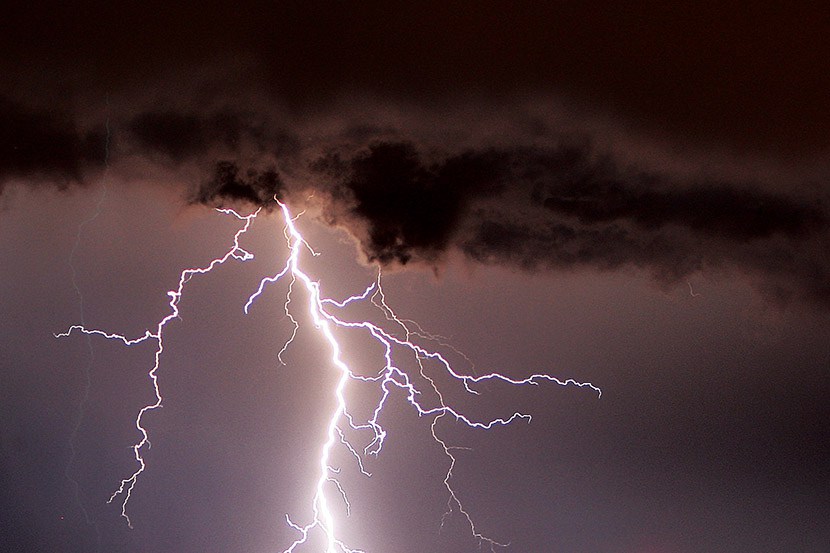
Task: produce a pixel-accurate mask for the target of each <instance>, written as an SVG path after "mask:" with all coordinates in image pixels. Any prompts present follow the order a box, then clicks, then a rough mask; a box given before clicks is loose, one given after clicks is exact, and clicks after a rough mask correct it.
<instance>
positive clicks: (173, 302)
mask: <svg viewBox="0 0 830 553" xmlns="http://www.w3.org/2000/svg"><path fill="white" fill-rule="evenodd" d="M217 211H220V212H222V213H225V214H229V215H233V216H234V217H236V218H237V219H240V220H242V221H245V224H244V226H243V227H242V228H241V229H239V230H238V231H237V232H236V234H235V235H234V239H233V246H232V247H231V248H230V249H229V250H228V251H227V252H226V253H225V255H224V256H222V257H218V258H216V259H214V260H213V261H211V262H210V263H209V264H208V265H207V266H206V267H201V268H193V269H185V270H183V271H182V272H181V273H180V275H179V283H178V286H177V287H176V288H175V289H174V290H170V291H168V292H167V296H168V297H169V298H170V300H169V302H168V305H169V306H170V313H169V314H168V315H167V316H165V317H164V318H163V319H161V320H160V321H159V322H158V323H157V324H156V331H155V332H150V331H149V330H147V331H145V333H144V335H143V336H140V337H138V338H127V337H126V336H124V335H123V334H117V333H110V332H106V331H103V330H98V329H88V328H86V326H84V325H73V326H71V327H69V329H68V330H67V331H66V332H62V333H60V334H55V337H56V338H65V337H67V336H69V335H70V334H72V333H73V332H76V331H77V332H81V333H83V334H85V335H87V336H93V335H95V336H103V337H104V338H107V339H108V340H118V341H120V342H123V343H124V344H125V345H127V346H134V345H136V344H140V343H142V342H145V341H147V340H155V341H156V352H155V356H154V359H155V362H154V363H153V367H152V368H151V369H150V371H149V372H148V373H147V375H148V376H149V377H150V380H151V381H152V383H153V392H154V394H155V398H156V400H155V402H153V403H150V404H148V405H145V406H144V407H142V408H141V409H140V410H139V411H138V415H137V416H136V419H135V426H136V428H137V429H138V431H139V433H140V434H141V439H140V440H139V441H138V442H136V443H135V444H133V446H132V449H133V455H134V456H135V460H136V462H137V463H138V468H137V469H136V470H135V472H133V474H132V475H131V476H130V477H128V478H125V479H124V480H122V481H121V484H120V486H119V487H118V489H117V490H115V492H113V494H112V495H111V496H110V498H109V500H108V501H107V503H111V502H112V501H114V500H115V498H116V497H118V496H119V495H121V494H123V496H124V501H123V502H122V503H121V516H123V517H124V518H125V519H126V521H127V524H128V525H129V526H130V528H132V522H131V521H130V517H129V515H127V503H128V502H129V500H130V496H131V495H132V491H133V487H134V486H135V484H136V481H137V480H138V477H139V475H140V474H141V473H142V472H144V469H145V468H146V465H145V462H144V458H143V457H142V456H141V449H142V448H143V447H144V446H145V445H149V444H150V436H149V434H148V433H147V429H145V428H144V426H143V425H142V418H143V417H144V414H145V413H147V412H149V411H153V410H154V409H157V408H159V407H161V402H162V397H161V390H160V388H159V383H158V375H157V374H156V373H157V372H158V369H159V364H160V362H161V354H162V353H163V352H164V329H165V327H166V326H167V323H169V322H170V321H172V320H173V319H175V318H177V317H178V316H179V300H181V297H182V291H183V290H184V285H185V284H187V283H188V281H190V279H191V278H192V277H193V276H194V275H197V274H205V273H209V272H210V271H212V270H213V268H214V267H216V266H217V265H221V264H223V263H225V262H226V261H228V260H229V259H231V258H234V259H237V260H239V261H248V260H249V259H252V258H253V254H251V253H250V252H248V251H246V250H244V249H242V248H241V247H240V245H239V239H240V237H241V236H242V235H243V234H244V233H245V232H247V231H248V229H249V228H250V226H251V223H252V221H253V220H254V219H255V218H256V216H257V214H258V213H259V210H257V211H256V212H255V213H253V214H251V215H248V216H245V217H243V216H241V215H239V214H238V213H236V212H235V211H233V210H230V209H220V210H217Z"/></svg>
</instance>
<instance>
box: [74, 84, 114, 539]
mask: <svg viewBox="0 0 830 553" xmlns="http://www.w3.org/2000/svg"><path fill="white" fill-rule="evenodd" d="M106 104H107V108H109V95H107V97H106ZM104 128H105V129H106V136H105V138H104V173H103V177H102V181H103V182H102V186H101V194H100V196H98V200H97V202H96V203H95V209H94V211H93V212H92V214H91V215H90V216H89V217H87V218H86V219H84V220H83V221H81V222H80V224H78V230H77V232H76V233H75V242H74V243H73V244H72V249H71V250H70V252H69V258H68V265H69V272H70V282H71V283H72V288H73V289H74V290H75V295H76V296H77V297H78V311H79V314H80V322H81V325H85V324H86V316H85V311H86V306H85V302H84V295H83V293H82V292H81V287H80V285H79V284H78V271H77V269H76V268H75V257H76V255H77V253H78V249H79V248H80V247H81V238H82V236H83V233H84V229H85V228H86V226H87V225H90V224H92V223H93V222H94V221H95V220H96V219H97V218H98V217H99V216H100V215H101V206H102V205H103V204H104V200H105V199H106V196H107V173H108V171H109V166H110V141H111V139H112V130H111V129H110V119H109V117H107V118H106V121H105V123H104ZM86 349H87V361H86V364H85V365H84V366H83V376H84V382H83V389H82V391H81V397H80V399H79V400H78V406H77V410H76V412H75V418H74V422H73V424H72V431H71V432H70V433H69V458H68V459H67V461H66V467H65V468H64V471H63V472H64V476H66V479H67V480H68V481H69V482H70V483H71V484H72V489H73V491H74V494H75V502H76V503H77V504H78V507H79V508H80V509H81V513H82V514H83V516H84V521H85V522H86V523H87V525H89V526H92V528H93V530H94V532H95V539H96V551H100V549H101V533H100V531H99V529H98V524H97V522H95V520H94V519H93V518H92V517H91V516H90V514H89V511H87V509H86V507H85V506H84V502H83V499H82V498H81V487H80V484H79V483H78V481H77V480H76V479H75V478H74V477H73V476H72V465H73V464H74V463H75V456H76V455H77V452H76V450H75V441H76V440H77V438H78V432H80V430H81V423H83V420H84V415H85V412H86V404H87V401H88V400H89V393H90V390H91V388H92V379H91V377H90V371H91V370H92V364H93V362H94V361H95V350H94V349H93V347H92V340H91V339H90V337H89V336H86Z"/></svg>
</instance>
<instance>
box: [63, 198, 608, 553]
mask: <svg viewBox="0 0 830 553" xmlns="http://www.w3.org/2000/svg"><path fill="white" fill-rule="evenodd" d="M277 204H278V206H279V209H280V211H281V214H282V216H283V220H284V225H285V226H284V227H283V236H284V239H285V241H286V243H287V246H288V251H289V254H288V256H287V258H286V259H285V262H284V264H282V268H281V269H280V270H279V271H277V272H276V273H275V274H274V275H272V276H267V277H264V278H263V279H262V280H261V281H260V284H259V287H258V288H257V290H256V291H254V293H253V294H251V295H250V297H249V298H248V301H247V302H246V303H245V305H244V307H243V309H244V311H245V313H246V314H247V313H248V312H249V311H250V310H251V309H252V308H253V306H254V304H255V302H256V300H257V298H259V297H260V296H261V295H262V294H263V293H265V291H266V289H267V288H268V286H269V285H271V284H273V283H275V282H277V281H280V280H283V279H288V280H289V283H288V292H287V293H286V296H285V302H284V310H285V314H286V317H287V318H288V319H289V320H290V321H291V323H292V325H293V329H292V331H291V335H290V337H289V338H288V339H287V340H286V342H285V344H284V346H283V347H282V349H281V350H280V352H279V354H278V358H279V361H280V362H281V363H283V364H285V361H284V359H283V355H284V354H285V352H286V351H287V350H288V348H290V346H291V344H292V342H293V341H294V339H295V337H296V336H297V333H298V332H299V331H300V326H301V325H300V323H299V319H298V317H297V316H295V315H298V313H297V312H295V311H294V304H295V302H296V301H298V300H293V299H292V293H293V292H294V289H295V286H300V287H302V289H303V291H304V292H305V295H306V296H307V297H308V303H307V306H306V309H307V312H308V315H309V317H310V319H311V320H312V321H313V324H314V328H315V329H316V331H317V332H319V334H320V336H321V337H322V339H323V340H324V341H325V343H326V345H327V347H328V349H329V350H330V352H331V357H330V359H331V365H332V367H333V368H334V369H335V370H336V374H337V384H336V386H335V387H334V389H333V391H332V397H333V399H334V408H333V410H332V412H331V414H330V416H329V418H328V422H327V427H326V433H325V441H324V443H323V444H322V445H321V449H320V455H319V458H318V463H317V470H318V471H319V472H318V475H317V479H316V485H315V488H314V491H313V498H312V502H311V513H310V518H309V520H308V522H306V523H305V524H298V523H296V522H294V521H293V520H292V519H291V518H290V516H288V515H286V522H287V524H288V525H289V526H290V527H291V528H293V529H294V530H296V532H297V538H296V539H295V540H294V542H293V543H291V544H290V546H289V547H288V548H286V549H284V550H283V553H294V552H295V551H298V549H299V548H301V546H303V545H304V544H307V543H308V542H309V540H310V538H311V536H312V533H315V532H316V533H317V535H321V536H322V537H323V539H324V542H325V544H326V546H325V547H326V549H325V551H326V553H361V550H359V549H353V548H351V547H350V546H348V545H346V543H344V541H343V540H342V539H341V538H340V537H339V535H340V534H339V533H338V531H337V525H336V521H335V516H334V514H333V512H332V507H331V500H330V497H329V496H330V495H332V494H334V493H335V492H336V496H339V497H340V498H341V499H342V500H343V502H344V505H345V510H346V514H347V515H348V514H349V512H350V509H351V505H350V504H349V501H348V498H347V494H346V489H345V487H344V486H343V485H342V483H341V482H340V481H339V480H338V474H339V473H340V469H339V468H336V467H335V466H333V465H332V455H333V453H334V451H335V449H336V448H338V447H341V446H342V447H343V448H345V451H347V452H348V453H349V454H350V455H351V457H352V458H354V459H355V462H356V465H357V468H358V470H359V471H360V472H361V473H362V474H364V475H367V476H368V475H369V472H368V471H367V470H366V468H365V467H366V465H365V460H366V458H367V456H368V457H372V456H377V455H378V454H379V453H380V452H381V450H382V449H383V445H384V442H385V440H386V436H387V432H386V430H385V429H384V427H383V426H382V424H381V422H380V418H381V413H382V412H383V410H384V407H385V406H386V404H387V400H388V398H389V396H390V393H391V392H392V390H393V389H396V388H397V389H400V390H402V391H403V392H404V395H405V397H406V400H407V402H408V403H409V404H410V405H411V406H412V407H413V408H414V409H415V410H416V411H417V413H418V415H419V416H421V417H431V418H432V421H431V424H430V431H431V434H432V438H433V439H434V441H435V443H436V444H438V445H439V446H440V448H441V449H442V450H443V453H444V455H445V456H446V458H447V461H448V468H447V472H446V474H445V477H444V480H443V484H444V487H445V488H446V490H447V509H446V512H445V513H444V515H443V517H442V518H441V526H442V527H443V525H444V524H445V522H446V521H447V519H448V518H449V517H451V516H452V515H453V514H454V513H459V514H460V515H461V516H462V517H463V520H464V521H465V522H466V524H467V525H468V527H469V530H470V532H471V533H472V535H473V536H474V537H475V538H476V539H477V540H478V541H479V544H480V545H487V546H489V548H490V549H491V550H493V549H495V547H496V546H506V545H507V544H506V543H503V542H499V541H496V540H495V539H492V538H490V537H488V536H486V535H485V534H483V533H482V532H480V531H479V529H478V528H477V527H476V525H475V523H474V521H473V517H472V516H471V515H470V514H469V512H468V511H467V510H466V509H465V507H464V505H463V504H462V501H461V499H460V498H459V495H458V493H457V491H456V490H455V489H454V488H453V485H452V478H453V469H454V468H455V466H456V462H457V459H456V456H455V455H454V452H455V451H457V450H459V449H464V448H459V447H455V446H452V445H449V444H448V443H447V442H446V441H445V439H442V438H441V437H440V436H439V433H438V430H437V425H438V423H439V421H440V420H441V419H443V418H445V417H449V418H453V419H455V420H456V421H458V422H460V423H463V424H464V425H466V426H468V427H470V428H475V429H485V430H486V429H490V428H493V427H495V426H497V425H507V424H510V423H512V422H515V421H518V420H524V421H527V422H530V420H531V416H530V415H529V414H525V413H521V412H518V411H516V412H513V413H512V414H509V415H506V416H502V417H498V418H493V419H490V420H476V419H474V418H470V417H468V416H466V415H465V414H464V413H462V412H461V411H459V410H457V409H456V408H454V407H453V406H452V405H450V404H449V403H448V402H447V401H445V397H446V396H445V394H444V393H442V391H441V387H440V386H439V382H438V379H437V377H436V376H435V375H431V374H430V372H429V371H428V370H427V364H429V365H430V367H432V366H435V367H438V368H440V370H441V372H442V373H443V374H444V375H445V377H449V378H451V379H454V380H455V381H456V382H457V383H459V384H460V385H461V386H463V388H464V390H465V391H466V392H467V393H470V394H474V395H478V394H479V391H477V389H476V387H477V385H479V384H481V383H484V382H497V383H502V384H505V385H514V386H521V385H538V384H539V383H541V382H550V383H554V384H558V385H561V386H566V385H574V386H580V387H588V388H591V389H592V390H594V391H595V392H597V394H601V391H600V389H599V388H597V387H596V386H594V385H593V384H591V383H589V382H577V381H575V380H573V379H566V380H561V379H559V378H556V377H554V376H551V375H548V374H545V373H538V374H533V375H530V376H528V377H526V378H521V379H516V378H512V377H509V376H506V375H504V374H500V373H496V372H492V373H487V374H481V375H476V374H473V375H469V374H463V373H462V372H459V371H458V370H456V369H455V368H454V367H453V365H452V364H451V363H450V361H449V360H448V359H447V357H445V355H443V354H442V353H441V352H440V351H435V350H432V349H429V348H427V347H424V346H423V345H421V344H420V343H419V342H432V343H437V344H438V345H440V346H442V347H448V348H450V349H452V348H451V346H448V344H447V343H446V340H445V339H444V338H442V337H440V336H435V335H432V334H429V333H427V332H426V331H424V330H423V329H422V328H421V327H420V326H419V325H418V324H417V323H415V322H414V321H411V320H408V319H404V318H401V317H399V316H398V315H397V313H396V312H395V311H394V310H393V309H392V308H391V307H390V306H389V304H388V303H387V300H386V297H385V295H384V292H383V288H382V285H381V273H380V271H378V276H377V279H376V280H375V281H374V282H372V283H371V284H370V285H369V286H367V287H366V288H365V289H364V290H363V291H362V292H361V293H359V294H356V295H353V296H351V297H349V298H347V299H345V300H341V301H337V300H335V299H331V298H327V297H325V296H323V294H322V292H321V289H320V283H319V282H318V281H315V280H313V279H312V278H311V277H310V276H309V275H308V273H306V272H305V271H304V270H303V269H302V267H301V256H302V253H303V251H308V252H309V253H310V254H311V255H314V256H316V255H318V254H317V253H316V252H315V251H314V250H313V249H312V247H311V246H310V245H309V244H308V243H307V242H306V241H305V239H304V238H303V236H302V235H301V233H300V232H299V230H298V229H297V226H296V224H295V221H296V219H297V218H298V217H299V216H300V215H302V213H301V214H300V215H298V216H296V217H295V216H292V214H291V213H290V211H289V209H288V206H287V205H285V204H284V203H282V202H280V201H278V200H277ZM218 211H221V212H222V213H224V214H227V215H231V216H234V217H236V218H237V219H239V220H240V221H244V225H243V226H242V228H241V229H239V230H238V231H237V232H236V234H235V235H234V240H233V245H232V247H231V248H230V249H229V250H228V251H227V252H226V253H225V254H224V256H222V257H219V258H216V259H214V260H213V261H211V262H210V263H209V264H208V265H207V266H205V267H203V268H191V269H185V270H184V271H182V272H181V274H180V277H179V281H178V285H177V287H176V288H175V289H173V290H171V291H169V292H168V296H169V298H170V300H169V306H170V311H169V313H168V314H167V315H166V316H165V317H164V318H163V319H161V320H160V321H159V322H158V324H157V325H156V327H155V330H154V331H150V330H147V331H146V332H145V334H144V335H143V336H139V337H137V338H128V337H126V336H124V335H121V334H115V333H110V332H106V331H103V330H98V329H88V328H86V327H85V326H83V325H74V326H72V327H70V328H69V329H68V330H67V331H66V332H63V333H61V334H56V335H55V336H56V337H66V336H69V335H70V334H72V333H73V332H80V333H83V334H86V335H97V336H102V337H104V338H107V339H111V340H118V341H121V342H123V343H124V344H125V345H128V346H131V345H135V344H138V343H142V342H145V341H155V342H156V351H155V357H154V364H153V366H152V368H151V369H150V371H149V373H148V376H149V377H150V379H151V380H152V384H153V389H154V392H155V402H154V403H151V404H149V405H146V406H144V407H143V408H142V409H141V410H140V411H139V412H138V415H137V417H136V420H135V425H136V428H137V429H138V431H139V433H140V436H141V438H140V440H139V441H138V442H137V443H136V444H134V445H133V453H134V456H135V460H136V462H137V464H138V468H137V469H136V470H135V472H134V473H133V474H132V475H131V476H129V477H128V478H125V479H124V480H122V481H121V484H120V486H119V487H118V489H117V490H116V491H115V492H114V493H113V494H112V496H111V498H110V502H111V501H113V500H115V498H116V497H119V496H123V501H122V503H121V514H122V516H123V517H124V518H125V519H126V520H127V523H128V524H130V525H131V521H130V519H129V516H128V515H127V503H128V502H129V499H130V496H131V494H132V491H133V489H134V487H135V485H136V482H137V479H138V477H139V476H140V475H141V473H142V472H144V470H145V468H146V465H145V461H144V459H143V457H142V455H141V453H142V449H143V448H144V446H145V445H146V446H149V443H150V442H149V435H148V432H147V430H146V428H145V427H144V426H143V425H142V418H143V416H144V415H145V414H146V413H147V412H149V411H152V410H154V409H157V408H158V407H160V406H161V403H162V396H161V392H160V389H159V384H158V377H157V371H158V370H159V366H160V361H161V356H162V353H163V351H164V341H163V336H164V330H165V328H166V326H167V324H168V323H169V322H171V321H172V320H173V319H175V318H177V317H178V315H179V307H178V305H179V301H180V299H181V296H182V293H183V290H184V287H185V285H186V284H187V283H188V281H189V280H190V279H191V278H192V277H193V276H195V275H200V274H205V273H208V272H210V271H211V270H213V269H214V268H215V267H216V266H218V265H221V264H223V263H225V262H226V261H228V260H230V259H231V258H233V259H236V260H239V261H247V260H249V259H251V258H252V257H253V255H252V254H251V253H250V252H248V251H246V250H244V249H243V248H242V247H241V246H240V244H239V242H240V239H241V237H242V235H243V234H244V233H246V232H247V231H248V229H249V228H250V226H251V224H252V223H253V221H254V219H255V218H256V217H257V215H258V214H259V212H260V211H259V210H257V211H256V212H255V213H253V214H251V215H248V216H242V215H239V214H238V213H237V212H235V211H233V210H230V209H221V210H218ZM365 302H369V303H370V304H371V305H372V306H373V308H375V309H377V310H379V311H380V312H381V313H382V315H383V317H384V319H385V321H386V323H387V324H386V325H379V324H375V323H374V322H372V321H370V320H365V319H359V320H348V319H347V318H346V317H345V316H344V315H343V314H342V313H344V312H345V310H346V308H348V307H349V306H350V305H353V304H358V303H365ZM386 326H389V327H391V328H393V329H394V330H390V329H388V328H386ZM345 330H354V331H361V332H364V333H366V335H367V336H369V337H371V338H372V339H374V340H375V341H376V342H377V344H378V345H379V346H380V347H381V349H382V351H383V365H382V367H381V368H380V370H379V371H377V372H376V373H374V374H370V375H366V374H363V373H361V372H359V371H357V370H354V369H353V368H352V367H350V366H349V365H348V364H347V363H346V361H345V360H344V358H343V354H342V348H341V345H340V343H339V342H338V338H337V336H336V333H337V332H340V331H345ZM453 351H454V352H455V353H458V354H459V355H461V356H462V357H463V358H465V359H466V357H464V356H463V354H460V352H457V351H455V350H454V349H453ZM404 354H405V355H408V356H410V358H411V359H414V360H415V361H416V363H417V367H418V370H417V371H407V370H405V369H404V368H403V367H402V366H401V364H400V363H398V362H397V361H396V359H398V357H400V356H401V355H404ZM471 372H472V371H471ZM350 384H354V385H358V384H363V385H371V386H376V387H377V390H378V392H379V395H380V397H379V399H378V400H377V403H375V404H374V406H373V407H371V408H370V409H369V410H368V411H367V412H368V413H371V414H370V415H369V416H368V417H366V418H365V419H359V418H358V416H357V415H354V414H353V413H352V412H351V411H350V409H349V401H348V399H347V388H348V386H349V385H350ZM424 386H427V387H428V389H425V388H424ZM424 392H430V393H428V394H427V393H424ZM427 395H429V396H430V397H431V398H432V399H426V396H427ZM362 435H367V436H368V439H366V440H364V442H365V445H364V446H363V447H358V446H356V445H354V444H353V441H354V440H355V439H356V437H357V436H362Z"/></svg>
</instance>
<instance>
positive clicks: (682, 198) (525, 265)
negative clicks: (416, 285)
mask: <svg viewBox="0 0 830 553" xmlns="http://www.w3.org/2000/svg"><path fill="white" fill-rule="evenodd" d="M308 166H309V168H310V175H311V177H310V179H311V180H312V181H313V182H314V186H313V188H314V189H315V190H316V191H318V192H322V193H323V194H322V196H323V197H324V198H325V199H324V200H321V201H323V203H324V206H323V208H324V218H325V219H326V220H327V222H329V223H330V224H333V225H338V226H341V227H344V228H346V229H348V230H349V232H351V233H352V234H353V235H354V236H355V237H356V238H357V239H358V241H359V243H360V246H361V248H362V250H363V253H364V254H365V256H366V257H367V259H369V260H371V261H377V262H379V263H381V264H384V265H405V264H408V263H421V264H424V263H426V264H429V265H438V264H440V263H442V261H443V259H444V258H445V257H446V254H448V253H450V252H452V251H460V252H462V253H463V254H464V255H466V256H467V257H468V258H470V259H472V260H475V261H477V262H482V263H498V264H505V265H513V266H518V267H520V268H522V269H525V270H543V269H572V268H594V269H600V270H611V269H616V268H620V267H624V266H634V267H639V268H642V269H645V270H647V271H649V272H650V273H652V275H653V276H654V277H655V278H657V279H658V280H659V281H661V282H668V283H672V282H676V281H677V280H678V279H681V278H683V277H686V276H688V275H689V274H691V273H693V272H695V271H698V270H702V269H713V268H731V269H738V270H739V271H742V272H744V273H747V274H749V275H754V277H757V278H758V279H759V281H758V282H757V284H758V286H759V287H760V288H762V289H763V290H764V291H766V292H767V293H769V294H770V295H771V296H773V297H775V298H776V299H791V298H792V297H801V298H802V299H807V300H809V301H814V300H815V301H819V302H820V303H823V304H826V305H830V286H828V284H827V283H828V282H830V260H829V259H828V256H827V253H826V252H827V250H826V248H827V244H828V214H827V212H826V206H825V204H823V203H822V202H821V201H820V199H814V200H813V201H808V200H805V199H803V198H798V197H796V196H788V195H784V194H782V193H772V192H768V191H764V189H763V187H760V186H758V184H757V183H751V182H736V181H730V180H727V179H721V180H717V179H712V178H708V179H683V178H680V177H672V176H670V175H666V174H660V173H658V172H656V171H647V170H643V169H640V168H627V167H624V166H622V164H620V163H616V162H614V160H613V159H612V158H611V157H609V156H598V155H595V154H594V153H593V152H592V151H591V148H590V146H589V145H587V144H586V143H582V144H581V145H576V146H574V145H572V144H565V145H561V146H558V147H517V148H499V147H484V148H479V149H466V150H463V151H461V152H459V153H454V154H449V153H443V154H441V153H438V152H436V151H434V149H433V150H431V151H429V152H426V151H424V148H419V147H418V146H416V145H415V144H413V143H412V142H406V141H394V142H393V141H377V140H376V141H371V140H370V141H369V143H368V144H366V145H365V146H363V147H359V148H356V149H353V150H351V153H343V152H341V151H334V152H329V153H327V154H324V155H321V156H319V157H317V158H314V159H311V160H310V161H308ZM238 173H239V169H238V168H237V167H236V166H230V165H219V166H218V167H217V170H216V174H215V176H214V177H213V178H212V179H210V180H208V181H207V182H206V183H205V184H204V185H203V186H202V188H201V190H200V191H199V192H198V194H197V198H198V201H203V202H205V203H207V204H209V205H218V204H222V203H223V202H239V201H242V202H249V203H254V204H257V205H261V204H260V203H259V202H260V201H261V200H265V201H266V202H269V201H270V200H271V198H272V197H273V194H275V193H280V192H283V191H286V190H288V189H290V188H291V187H292V186H291V185H289V186H287V187H286V188H285V189H283V188H282V185H281V183H280V182H279V180H278V178H276V177H275V178H274V179H263V178H262V176H261V175H257V174H256V173H252V174H251V175H250V178H248V179H239V178H238ZM307 185H308V183H304V186H307ZM294 186H296V185H294Z"/></svg>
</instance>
